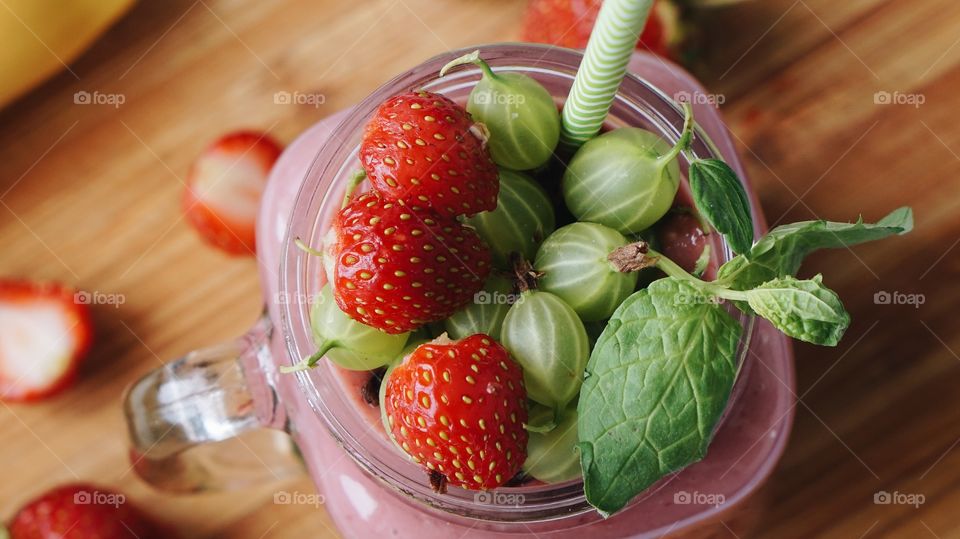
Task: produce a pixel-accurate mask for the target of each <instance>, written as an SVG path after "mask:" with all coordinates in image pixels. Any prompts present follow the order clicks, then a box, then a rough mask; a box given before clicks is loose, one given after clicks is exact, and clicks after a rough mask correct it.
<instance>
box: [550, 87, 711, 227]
mask: <svg viewBox="0 0 960 539" xmlns="http://www.w3.org/2000/svg"><path fill="white" fill-rule="evenodd" d="M684 110H685V112H686V117H685V121H684V127H683V131H682V134H681V135H680V139H679V140H678V141H677V143H676V144H675V145H674V146H673V147H671V146H670V144H669V143H668V142H667V141H666V140H664V139H662V138H661V137H660V136H659V135H657V134H655V133H652V132H650V131H647V130H645V129H641V128H639V127H621V128H619V129H614V130H613V131H608V132H607V133H604V134H602V135H600V136H598V137H596V138H593V139H591V140H589V141H587V142H586V143H585V144H584V145H583V146H582V147H580V149H579V150H578V151H577V153H576V154H574V156H573V159H571V160H570V164H569V166H568V167H567V170H566V172H565V173H564V175H563V185H562V188H563V199H564V201H565V202H566V205H567V207H568V208H569V209H570V211H571V213H573V214H574V215H575V216H576V217H577V219H578V220H580V221H590V222H592V223H600V224H602V225H606V226H608V227H610V228H613V229H615V230H618V231H619V232H621V233H623V234H636V233H638V232H640V231H642V230H644V229H646V228H649V227H650V226H651V225H653V224H654V223H655V222H657V221H658V220H660V218H661V217H663V216H664V215H665V214H666V213H667V211H668V210H669V209H670V206H671V205H672V204H673V199H674V198H675V197H676V195H677V190H678V189H679V187H680V165H679V164H678V163H677V156H678V155H680V153H681V152H682V151H684V150H685V149H686V148H687V147H688V146H689V145H690V141H691V138H692V125H693V117H692V113H691V110H692V109H691V108H690V106H689V104H684Z"/></svg>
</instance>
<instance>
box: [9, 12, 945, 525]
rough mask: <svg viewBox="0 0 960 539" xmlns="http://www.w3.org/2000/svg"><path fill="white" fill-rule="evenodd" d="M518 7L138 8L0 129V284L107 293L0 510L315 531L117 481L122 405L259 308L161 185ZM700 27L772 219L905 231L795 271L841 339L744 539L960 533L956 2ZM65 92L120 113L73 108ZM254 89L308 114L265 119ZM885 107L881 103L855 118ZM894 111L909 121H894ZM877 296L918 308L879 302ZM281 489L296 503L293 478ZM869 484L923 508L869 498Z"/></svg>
mask: <svg viewBox="0 0 960 539" xmlns="http://www.w3.org/2000/svg"><path fill="white" fill-rule="evenodd" d="M523 4H524V2H523V1H522V0H485V1H478V0H382V1H381V0H362V1H360V2H335V1H333V0H313V1H307V0H279V1H274V2H256V1H253V0H230V1H227V0H224V1H198V2H194V1H192V0H168V1H165V2H142V3H141V4H139V5H138V6H137V7H136V8H135V9H134V10H133V11H132V12H131V13H130V14H129V15H128V16H127V17H126V18H125V19H123V20H121V21H120V23H119V24H118V25H117V26H116V27H115V28H113V29H112V30H111V31H110V32H109V33H108V34H107V35H106V36H105V37H104V38H103V39H102V40H101V41H100V42H99V43H98V44H97V45H95V46H94V48H93V49H92V50H91V51H89V52H88V53H87V54H86V55H84V56H83V57H82V58H81V59H80V60H79V61H78V62H76V63H75V64H74V65H73V66H72V70H73V72H74V73H75V74H76V76H73V75H71V74H70V73H66V72H65V73H63V74H61V75H60V76H58V77H56V78H55V79H54V80H52V81H50V82H49V83H47V84H45V85H44V86H42V87H41V88H39V89H38V90H37V91H36V92H34V93H33V94H31V95H30V96H28V97H26V98H25V99H22V100H20V101H18V102H16V103H14V104H13V105H12V106H10V107H8V108H7V109H6V110H4V111H2V112H0V193H2V196H0V253H2V256H0V275H4V276H26V277H32V278H38V279H56V280H62V281H66V282H68V283H72V284H75V285H77V286H79V287H82V288H84V289H86V290H90V291H99V292H104V293H116V294H123V295H124V297H125V299H126V302H125V303H124V304H123V305H120V306H119V307H111V306H99V307H97V308H96V309H95V317H96V323H97V327H98V335H97V345H96V349H95V352H94V355H93V358H92V361H91V366H90V368H89V369H87V372H86V373H85V375H84V376H83V378H82V380H81V382H80V383H79V385H78V386H77V387H75V388H74V389H73V390H71V391H69V392H67V393H66V394H64V395H62V396H59V397H57V398H55V399H52V400H50V401H47V402H44V403H41V404H34V405H29V406H28V405H3V406H0V439H2V440H3V441H4V443H3V444H0V471H2V472H3V478H4V480H3V481H2V482H0V515H2V516H3V517H7V516H9V515H10V514H12V512H13V511H14V510H15V509H16V507H18V506H19V504H20V503H22V501H23V500H24V499H25V498H27V497H29V496H31V495H34V494H36V493H38V492H40V491H42V490H44V489H46V488H48V487H50V486H52V485H54V484H57V483H61V482H65V481H70V480H74V479H76V478H82V479H87V480H96V481H98V482H101V483H105V484H108V485H113V486H116V487H119V488H121V489H122V490H124V491H127V492H128V493H129V494H130V496H131V498H134V499H135V500H137V501H139V502H141V503H143V504H147V505H149V506H151V507H152V510H153V512H155V513H157V514H159V515H162V516H163V517H164V518H166V519H168V520H170V521H172V522H175V523H177V526H178V528H179V529H180V530H181V531H183V532H184V534H185V535H188V536H190V537H210V536H217V537H230V538H251V539H259V538H266V537H270V538H283V537H290V538H293V537H304V536H310V537H334V536H335V533H334V532H333V531H332V529H331V528H330V521H329V518H328V517H327V516H326V515H325V514H324V513H323V511H316V510H314V509H313V508H312V507H311V506H284V505H276V504H274V503H273V493H274V492H276V491H277V489H278V488H279V487H278V486H277V485H265V486H264V487H262V488H258V489H254V490H251V491H247V492H244V493H242V494H227V495H223V494H221V495H207V496H201V497H195V498H189V499H184V498H171V497H167V496H163V495H161V494H158V493H155V492H151V491H150V490H149V489H147V488H146V487H144V486H143V485H142V484H141V483H140V482H139V481H138V480H137V479H136V478H135V477H134V476H133V474H132V473H131V472H130V471H129V469H128V465H127V459H126V453H125V447H124V435H123V433H124V427H123V423H122V419H121V415H120V407H119V399H120V394H121V392H122V390H123V388H124V387H125V386H126V385H127V384H128V383H130V382H131V381H133V380H135V379H136V378H138V377H139V376H141V375H142V374H144V373H145V372H147V371H148V370H150V369H153V368H155V367H157V366H158V365H160V364H161V363H162V362H163V361H166V360H169V359H171V358H174V357H177V356H179V355H181V354H183V353H184V352H186V351H188V350H191V349H193V348H197V347H200V346H203V345H206V344H210V343H214V342H217V341H220V340H223V339H227V338H229V337H232V336H235V335H238V334H239V333H241V332H243V331H244V330H245V329H246V328H247V327H248V326H249V325H250V324H251V323H252V321H253V320H254V319H255V318H256V317H257V315H258V313H259V309H260V300H259V290H258V284H257V276H256V268H255V264H254V262H253V261H252V260H250V259H232V258H227V257H225V256H222V255H220V254H219V253H217V252H215V251H212V250H210V249H207V248H206V247H204V246H203V245H202V244H201V243H200V241H199V240H198V239H197V237H196V236H195V235H194V234H193V232H192V230H191V229H190V228H189V227H188V226H187V225H186V223H185V222H184V221H183V220H182V219H181V217H180V213H179V209H178V202H179V195H180V192H181V189H182V183H181V182H182V180H183V178H184V175H185V174H186V171H187V168H188V166H189V164H190V162H191V160H192V159H193V158H194V156H196V155H197V153H198V152H199V151H200V150H201V149H202V148H203V147H204V146H205V145H206V144H207V143H208V141H210V140H212V139H213V138H214V137H216V136H217V135H219V134H222V133H223V132H225V131H227V130H230V129H234V128H240V127H254V128H259V129H264V130H268V131H270V132H271V133H272V134H273V135H275V136H276V137H278V138H279V139H281V140H284V141H290V140H292V139H293V138H294V137H296V135H297V134H298V133H299V132H301V131H302V130H303V129H305V128H306V127H307V126H309V125H311V124H312V123H314V122H316V121H317V120H319V119H321V118H323V117H325V116H327V115H329V114H331V113H333V112H334V111H336V110H338V109H340V108H343V107H346V106H349V105H350V104H353V103H355V102H357V101H358V100H359V99H361V98H362V97H363V96H364V95H366V94H367V93H368V92H370V91H371V90H373V89H374V88H375V87H376V86H378V85H379V84H380V83H382V82H383V81H384V80H386V79H388V78H389V77H391V76H392V75H393V74H394V73H396V72H398V71H400V70H403V69H405V68H408V67H410V66H412V65H415V64H417V63H419V62H420V61H422V60H423V59H425V58H427V57H430V56H432V55H434V54H437V53H439V52H443V51H446V50H449V49H452V48H456V47H461V46H467V45H470V44H477V43H484V42H494V41H504V40H510V39H513V38H515V37H516V36H517V32H518V18H519V14H520V13H521V11H522V8H523ZM701 18H702V20H701V26H703V27H705V28H707V29H708V30H707V31H706V34H705V36H704V41H703V42H704V44H705V52H704V53H703V54H702V55H701V59H700V61H699V62H698V65H697V72H698V75H699V76H700V77H701V79H702V80H703V81H704V83H705V84H706V85H707V87H709V88H710V89H711V90H712V91H714V92H717V93H718V94H720V95H721V96H722V97H723V99H724V104H723V106H722V110H723V111H724V113H725V114H726V117H727V119H728V121H729V125H730V128H731V130H732V131H733V133H734V135H735V137H736V139H737V140H738V142H739V144H740V149H741V152H742V154H743V156H744V158H745V162H746V165H747V168H748V169H749V171H750V174H751V177H752V180H753V182H754V185H755V186H756V188H757V190H758V191H759V193H760V198H761V200H762V201H763V205H764V207H765V209H766V212H767V215H768V217H769V219H770V221H771V222H774V223H778V222H785V221H794V220H800V219H808V218H813V217H823V218H830V219H836V220H846V219H851V218H855V217H856V215H857V213H858V212H862V213H863V215H864V217H865V218H867V219H876V218H878V217H880V216H882V215H884V214H885V213H887V211H889V210H891V209H893V208H895V207H898V206H901V205H903V204H910V205H912V206H913V207H914V209H915V211H916V216H917V228H916V230H915V231H914V233H913V234H911V235H910V236H909V237H905V238H898V239H894V240H889V241H885V242H882V243H879V244H875V245H867V246H863V247H859V248H856V249H854V250H852V251H849V250H839V251H835V252H830V253H822V254H819V255H817V256H815V257H814V258H813V259H812V260H811V262H810V264H808V266H807V267H806V269H805V272H807V273H810V274H813V273H816V272H824V273H825V274H827V278H826V280H827V283H828V284H829V285H830V286H831V287H832V288H834V289H836V290H838V291H839V293H840V295H841V296H842V297H843V298H844V300H845V302H846V304H847V307H848V310H849V311H850V312H851V313H852V315H853V319H854V322H853V325H852V327H851V329H850V330H849V333H848V336H847V339H846V340H845V341H844V343H843V344H842V345H841V346H839V347H838V348H836V349H826V348H817V347H813V346H807V345H797V346H796V350H797V370H798V377H799V387H798V397H799V398H800V400H799V403H798V406H797V420H796V425H795V428H794V432H793V436H792V439H791V443H790V446H789V448H788V450H787V452H786V454H785V456H784V458H783V460H782V462H781V463H780V466H779V467H778V469H777V471H776V472H775V474H774V475H773V480H772V481H771V482H770V483H769V484H768V485H767V487H766V488H765V489H764V493H765V495H766V496H767V497H768V501H769V507H768V509H767V510H766V511H765V512H764V513H763V514H762V515H761V517H760V518H761V522H760V526H759V529H758V530H757V531H756V532H755V533H754V534H753V535H752V536H757V537H771V538H774V537H812V536H824V537H880V536H899V537H927V536H931V537H956V536H960V517H958V516H957V513H956V506H957V504H958V503H960V490H958V489H957V488H956V486H957V485H958V484H960V449H957V448H956V447H955V446H957V445H960V444H958V436H960V407H958V405H957V401H956V397H955V394H956V388H957V387H960V355H958V351H960V331H958V329H960V323H958V321H957V320H958V317H957V314H956V311H955V306H956V305H958V304H960V297H958V296H960V286H958V285H957V280H958V277H960V275H958V274H960V247H957V244H958V241H960V157H958V156H960V112H957V108H956V96H957V95H958V93H960V39H958V37H960V34H958V33H957V28H960V3H957V2H954V1H952V0H848V1H845V2H836V1H834V0H756V1H752V2H747V3H744V4H741V5H738V6H736V7H730V8H723V9H721V10H718V11H712V12H709V13H704V14H702V17H701ZM361 66H363V67H361ZM78 91H89V92H93V91H99V92H101V93H120V94H123V95H124V96H125V102H124V103H123V104H122V105H121V106H119V107H117V108H112V107H108V106H93V105H87V106H82V105H75V104H74V100H73V95H74V93H75V92H78ZM278 91H291V92H292V91H303V92H319V93H322V94H324V95H325V96H326V102H325V103H324V104H323V105H322V106H320V107H312V106H309V105H303V106H282V105H275V104H274V103H273V95H274V93H275V92H278ZM877 92H886V94H877ZM884 95H886V96H889V101H892V102H894V103H892V104H883V103H880V104H878V103H877V99H878V96H879V100H880V101H883V100H884V97H883V96H884ZM910 99H912V101H913V102H914V103H916V102H917V101H919V100H921V99H922V100H923V103H922V104H920V105H918V106H913V105H910V104H897V102H903V101H908V100H910ZM883 291H886V292H901V293H919V294H924V295H925V299H926V301H925V303H924V304H923V305H921V306H919V307H917V308H915V307H913V306H908V305H878V304H877V303H875V301H874V295H875V294H876V293H878V292H883ZM282 488H284V489H286V490H288V491H300V492H311V486H310V484H309V482H308V481H306V480H303V481H300V482H297V483H292V484H287V485H285V486H283V487H282ZM881 491H886V492H891V493H893V492H900V493H906V494H920V495H923V496H924V503H923V504H921V505H919V507H916V508H915V507H912V506H907V505H884V504H875V503H874V495H875V494H876V493H878V492H881ZM717 536H718V537H724V536H729V533H728V532H727V531H725V530H723V529H721V530H720V531H719V532H718V535H717Z"/></svg>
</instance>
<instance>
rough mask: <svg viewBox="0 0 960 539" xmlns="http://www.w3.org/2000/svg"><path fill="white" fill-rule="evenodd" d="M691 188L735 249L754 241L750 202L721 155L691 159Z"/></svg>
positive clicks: (703, 210) (701, 207)
mask: <svg viewBox="0 0 960 539" xmlns="http://www.w3.org/2000/svg"><path fill="white" fill-rule="evenodd" d="M689 182H690V191H691V193H692V194H693V202H694V204H696V205H697V209H698V210H700V213H701V214H703V216H704V217H706V218H707V220H708V221H710V224H711V225H713V228H715V229H717V230H718V231H719V232H720V233H721V234H723V235H724V237H726V238H727V242H728V243H729V244H730V247H731V248H733V251H734V252H735V253H746V252H747V251H749V250H750V246H751V245H753V218H752V217H751V216H750V202H749V201H748V200H747V192H746V191H744V189H743V184H741V183H740V179H739V178H737V173H736V172H734V171H733V169H731V168H730V166H729V165H727V164H726V163H724V162H723V161H721V160H719V159H700V160H697V161H694V162H693V163H690V173H689Z"/></svg>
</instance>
